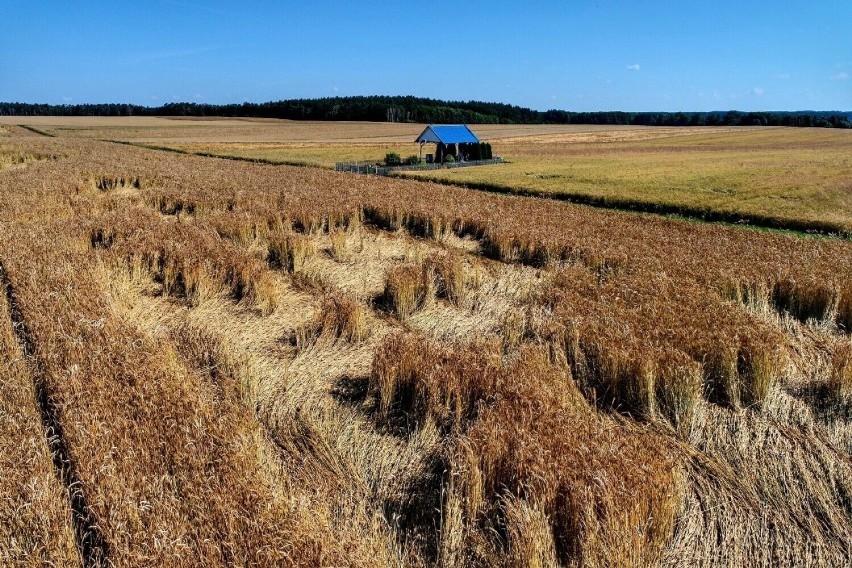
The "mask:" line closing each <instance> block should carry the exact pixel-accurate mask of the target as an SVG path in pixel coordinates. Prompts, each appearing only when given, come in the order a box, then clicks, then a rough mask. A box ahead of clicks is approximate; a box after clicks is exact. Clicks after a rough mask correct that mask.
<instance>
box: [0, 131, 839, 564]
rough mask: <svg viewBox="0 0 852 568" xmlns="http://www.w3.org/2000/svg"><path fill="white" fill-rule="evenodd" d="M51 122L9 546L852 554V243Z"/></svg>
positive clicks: (24, 146) (1, 550)
mask: <svg viewBox="0 0 852 568" xmlns="http://www.w3.org/2000/svg"><path fill="white" fill-rule="evenodd" d="M33 126H34V127H35V128H37V129H39V130H43V131H46V132H49V133H52V134H55V135H56V137H54V138H49V137H45V136H42V135H39V134H37V133H35V132H32V131H29V130H25V129H22V128H19V127H16V126H8V127H6V128H5V129H4V130H5V132H3V133H2V134H0V148H2V150H0V155H4V156H8V158H7V159H6V161H5V162H2V163H8V164H9V166H8V167H2V168H0V288H2V291H3V293H2V294H0V350H2V353H3V366H0V389H2V391H0V429H2V431H3V432H4V435H3V437H2V438H0V440H2V444H3V447H2V452H0V455H2V461H0V485H2V491H0V494H2V495H3V501H2V502H0V527H2V528H0V559H2V561H3V562H4V563H18V564H30V565H36V564H44V563H50V562H52V563H54V564H57V565H69V564H70V565H73V564H78V565H79V564H84V565H116V566H123V565H175V566H177V565H181V566H183V565H192V564H195V565H233V564H237V565H248V564H252V565H270V566H272V565H288V564H289V565H298V566H321V565H322V566H341V565H347V566H349V565H351V566H418V565H419V566H433V565H438V566H501V565H502V566H556V565H559V566H637V567H638V566H743V565H774V566H798V565H843V563H844V562H847V561H848V558H849V557H850V553H852V500H850V495H852V460H850V452H852V425H850V420H852V335H850V330H852V284H850V282H852V243H850V242H849V241H848V240H843V239H835V238H812V237H800V236H795V235H791V234H776V233H765V232H758V231H752V230H745V229H739V228H732V227H726V226H720V225H713V224H698V223H690V222H684V221H678V220H672V219H665V218H661V217H658V216H652V215H641V214H635V213H624V212H617V211H605V210H600V209H593V208H589V207H584V206H579V205H573V204H570V203H565V202H560V201H556V200H550V199H540V198H530V197H514V196H504V195H493V194H488V193H483V192H480V191H473V190H466V189H462V188H458V187H449V186H443V185H438V184H433V183H425V182H420V181H412V180H402V179H391V178H375V177H366V176H355V175H348V174H339V173H335V172H329V171H326V170H323V169H318V168H297V167H289V166H273V165H267V164H253V163H248V162H239V161H233V160H222V159H217V158H205V157H199V156H192V155H181V154H175V153H168V152H162V151H157V150H151V149H144V148H138V147H133V146H129V145H122V144H115V143H108V142H101V141H98V140H91V139H86V138H87V137H88V136H89V135H91V138H100V137H101V135H100V134H92V133H91V132H90V133H89V134H86V135H82V134H81V132H76V131H75V132H71V131H62V132H59V131H54V130H50V129H49V128H48V127H47V126H46V125H44V124H39V125H35V124H33ZM164 128H165V127H164ZM227 128H231V127H230V126H228V127H227ZM235 128H236V127H235ZM239 128H242V127H239ZM407 128H408V127H407ZM593 130H594V129H593ZM86 132H89V131H86ZM92 132H94V130H92ZM764 132H766V133H770V132H775V131H757V132H756V133H755V134H754V135H755V136H764V135H767V136H768V135H769V134H764ZM596 134H600V135H604V133H603V132H600V133H597V132H593V131H590V133H587V134H584V135H583V136H592V135H596ZM400 135H401V136H402V135H407V134H406V133H403V134H400ZM415 135H416V133H415ZM579 135H580V133H577V132H572V133H563V134H557V133H552V132H551V133H547V134H546V138H547V140H550V139H551V137H553V136H579ZM726 135H727V134H724V133H723V134H719V136H726ZM738 135H740V134H738ZM742 135H743V136H749V135H751V134H750V133H748V132H745V133H743V134H742ZM611 136H614V134H612V135H611ZM624 136H628V137H631V136H632V137H634V138H633V139H631V140H624V141H611V142H608V143H606V144H612V145H615V144H628V145H639V146H641V147H643V148H644V147H645V146H644V145H646V144H657V143H659V144H662V143H663V141H666V140H668V141H669V143H670V142H671V140H670V139H669V138H654V139H649V140H637V139H636V137H638V136H640V134H637V133H636V132H634V131H629V134H628V133H625V134H624ZM704 136H710V135H706V134H704V133H701V132H696V133H690V134H689V136H687V137H685V138H684V140H692V139H694V140H696V141H699V140H701V139H702V138H701V137H704ZM712 136H716V134H713V135H712ZM712 136H711V137H712ZM155 138H156V137H155V136H151V137H150V138H148V139H146V143H152V142H151V140H153V139H155ZM391 142H392V141H390V142H389V143H391ZM550 143H552V142H545V144H550ZM561 143H562V142H558V144H561ZM752 143H754V144H757V142H755V141H754V140H752ZM809 143H810V142H809ZM507 144H509V142H507ZM525 144H531V142H530V141H527V142H526V143H525ZM566 144H576V145H582V144H584V142H566ZM678 144H681V145H686V146H689V144H688V143H687V142H684V141H683V140H681V141H679V142H678ZM696 144H697V145H699V146H700V145H701V144H702V143H700V142H696ZM156 145H163V144H156ZM525 147H526V146H525ZM572 147H573V146H572ZM665 147H666V146H665V145H664V146H662V148H665ZM833 147H834V146H833V145H832V144H830V143H828V142H825V148H824V152H823V153H830V152H831V151H833ZM596 151H597V150H596ZM660 152H662V151H660ZM686 152H687V154H689V153H690V151H689V150H687V151H686ZM649 153H650V154H651V155H652V156H653V155H654V152H649ZM613 159H614V158H613ZM672 159H675V158H672ZM809 159H811V158H809ZM813 159H814V160H816V158H813ZM682 167H684V168H687V169H688V167H689V166H688V164H687V165H683V166H682ZM826 175H828V174H826ZM613 183H614V182H613ZM847 213H848V211H847Z"/></svg>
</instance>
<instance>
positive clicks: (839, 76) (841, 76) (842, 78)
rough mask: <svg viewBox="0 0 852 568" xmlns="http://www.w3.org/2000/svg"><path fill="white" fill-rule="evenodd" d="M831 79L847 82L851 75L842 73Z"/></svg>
mask: <svg viewBox="0 0 852 568" xmlns="http://www.w3.org/2000/svg"><path fill="white" fill-rule="evenodd" d="M831 78H832V79H834V80H835V81H845V80H846V79H848V78H849V73H847V72H846V71H841V72H840V73H838V74H837V75H832V77H831Z"/></svg>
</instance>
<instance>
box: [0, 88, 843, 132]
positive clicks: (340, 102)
mask: <svg viewBox="0 0 852 568" xmlns="http://www.w3.org/2000/svg"><path fill="white" fill-rule="evenodd" d="M2 115H6V116H195V117H204V116H222V117H257V118H284V119H290V120H362V121H373V122H416V123H433V124H441V123H467V124H612V125H616V124H634V125H643V126H819V127H827V128H852V112H849V111H846V112H842V111H767V112H739V111H735V110H728V111H712V112H622V111H607V112H572V111H566V110H556V109H554V110H548V111H544V112H542V111H537V110H532V109H529V108H524V107H519V106H514V105H509V104H504V103H489V102H481V101H467V102H465V101H442V100H438V99H428V98H422V97H412V96H407V97H390V96H362V97H330V98H319V99H292V100H286V101H274V102H273V101H270V102H265V103H248V102H246V103H241V104H225V105H214V104H199V103H168V104H165V105H162V106H155V107H148V106H140V105H131V104H73V105H49V104H31V103H3V102H0V116H2Z"/></svg>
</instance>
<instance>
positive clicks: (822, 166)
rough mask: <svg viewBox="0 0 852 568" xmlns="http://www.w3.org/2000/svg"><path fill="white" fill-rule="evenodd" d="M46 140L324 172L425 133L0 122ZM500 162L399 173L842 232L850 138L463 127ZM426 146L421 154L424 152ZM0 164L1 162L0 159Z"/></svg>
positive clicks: (412, 151) (851, 166)
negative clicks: (109, 143) (107, 143)
mask: <svg viewBox="0 0 852 568" xmlns="http://www.w3.org/2000/svg"><path fill="white" fill-rule="evenodd" d="M18 123H21V124H29V125H30V126H31V127H33V128H36V129H37V130H38V131H40V132H45V133H47V134H52V135H59V136H66V137H81V138H93V139H99V140H116V141H122V142H127V143H132V144H138V145H143V146H152V147H156V148H168V149H173V150H177V151H180V152H187V153H193V154H202V155H217V156H227V157H235V158H240V159H246V160H260V161H264V162H268V163H273V164H289V165H301V166H318V167H323V168H333V167H334V164H335V163H336V162H351V161H363V162H369V163H381V162H382V161H383V159H384V156H385V154H387V153H389V152H395V153H397V154H399V155H400V156H402V157H406V156H412V155H418V154H419V148H418V146H417V145H416V144H414V143H413V140H414V139H415V138H416V136H417V135H418V134H419V133H420V132H421V131H422V129H423V128H424V126H425V125H418V124H400V123H359V122H319V121H286V120H272V119H268V120H266V119H222V118H208V119H190V118H152V117H103V118H92V117H0V125H3V124H5V125H7V127H8V126H11V125H15V124H18ZM473 130H474V131H475V132H476V133H477V134H478V135H479V136H480V138H482V139H484V140H488V141H490V142H491V143H492V146H493V147H494V152H495V155H499V156H501V157H503V158H504V159H505V160H506V161H507V162H508V163H504V164H499V165H492V166H483V167H476V168H460V169H449V170H437V171H436V170H430V171H424V172H402V173H401V174H400V175H404V176H406V177H411V178H414V179H425V180H432V181H439V182H443V183H452V184H457V185H463V186H467V187H471V188H476V189H484V190H487V191H492V192H499V193H510V194H520V195H538V196H544V197H551V198H555V199H560V200H568V201H574V202H579V203H585V204H590V205H595V206H602V207H605V208H616V209H628V210H641V211H651V212H658V213H668V214H676V215H682V216H687V217H693V218H701V219H710V220H722V221H728V222H734V223H745V224H753V225H758V226H763V227H776V228H785V229H794V230H798V231H802V232H806V231H815V232H823V233H843V234H846V235H848V234H850V233H852V213H850V212H852V186H850V180H852V161H850V156H852V134H850V132H849V131H848V130H831V129H825V128H777V127H771V128H767V127H748V128H744V127H737V128H731V127H681V128H672V127H638V126H605V125H474V126H473ZM433 150H434V148H433V147H432V146H430V145H427V146H426V147H425V149H424V151H425V152H427V153H428V152H432V151H433ZM0 159H2V158H0Z"/></svg>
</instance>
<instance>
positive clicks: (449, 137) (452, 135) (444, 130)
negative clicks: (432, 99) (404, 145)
mask: <svg viewBox="0 0 852 568" xmlns="http://www.w3.org/2000/svg"><path fill="white" fill-rule="evenodd" d="M415 142H443V143H444V144H467V143H475V142H479V138H477V137H476V135H475V134H474V133H473V132H471V131H470V128H468V127H467V125H466V124H430V125H429V126H427V127H426V130H424V131H423V133H422V134H420V136H418V137H417V140H415Z"/></svg>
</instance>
